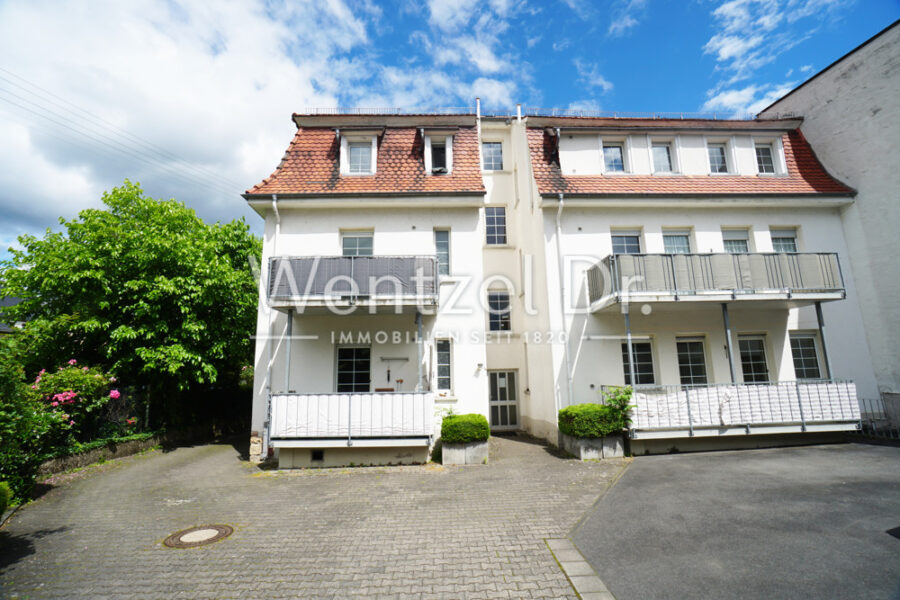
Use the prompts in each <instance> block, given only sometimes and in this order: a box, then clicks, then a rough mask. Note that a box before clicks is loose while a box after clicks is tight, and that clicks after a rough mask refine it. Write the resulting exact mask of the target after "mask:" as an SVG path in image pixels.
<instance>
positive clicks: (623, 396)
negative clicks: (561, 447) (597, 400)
mask: <svg viewBox="0 0 900 600" xmlns="http://www.w3.org/2000/svg"><path fill="white" fill-rule="evenodd" d="M629 400H631V389H630V388H615V389H613V390H612V391H610V392H606V393H605V394H604V401H605V402H606V403H605V404H576V405H574V406H567V407H566V408H563V409H561V410H560V411H559V430H560V431H561V432H563V433H564V434H566V435H570V436H572V437H576V438H599V437H605V436H607V435H610V434H612V433H617V432H620V431H622V430H623V429H625V428H626V427H627V426H628V423H629V422H630V419H629V417H628V410H629V409H630V408H631V406H630V405H629V404H628V402H629Z"/></svg>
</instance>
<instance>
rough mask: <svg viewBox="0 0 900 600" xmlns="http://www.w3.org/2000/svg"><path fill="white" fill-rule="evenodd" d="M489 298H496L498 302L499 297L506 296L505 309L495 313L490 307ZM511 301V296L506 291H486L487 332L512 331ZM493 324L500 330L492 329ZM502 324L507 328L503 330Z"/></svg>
mask: <svg viewBox="0 0 900 600" xmlns="http://www.w3.org/2000/svg"><path fill="white" fill-rule="evenodd" d="M491 296H497V297H498V300H499V297H500V296H506V309H505V310H503V309H501V310H498V311H495V310H494V307H492V306H491ZM512 301H513V295H512V293H511V292H510V291H509V290H508V289H505V288H504V289H489V290H488V291H487V308H488V310H487V313H488V315H487V316H488V331H490V332H494V331H512ZM495 322H496V323H497V325H498V326H499V327H500V329H494V327H493V325H494V323H495ZM504 324H505V325H506V326H507V327H506V329H503V325H504Z"/></svg>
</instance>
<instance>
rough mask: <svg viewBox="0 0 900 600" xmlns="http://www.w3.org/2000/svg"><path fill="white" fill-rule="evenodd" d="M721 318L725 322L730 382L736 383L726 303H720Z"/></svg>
mask: <svg viewBox="0 0 900 600" xmlns="http://www.w3.org/2000/svg"><path fill="white" fill-rule="evenodd" d="M722 320H723V321H724V322H725V350H726V351H727V352H728V368H729V369H731V383H737V372H736V371H735V368H734V349H733V348H732V347H731V323H730V322H729V320H728V303H727V302H723V303H722Z"/></svg>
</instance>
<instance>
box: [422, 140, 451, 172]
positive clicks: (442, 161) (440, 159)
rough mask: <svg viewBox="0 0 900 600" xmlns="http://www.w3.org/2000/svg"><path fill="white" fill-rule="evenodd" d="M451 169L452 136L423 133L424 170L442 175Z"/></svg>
mask: <svg viewBox="0 0 900 600" xmlns="http://www.w3.org/2000/svg"><path fill="white" fill-rule="evenodd" d="M452 169H453V136H452V135H433V134H428V133H427V132H426V134H425V172H426V173H427V174H429V175H444V174H446V173H449V172H450V171H451V170H452Z"/></svg>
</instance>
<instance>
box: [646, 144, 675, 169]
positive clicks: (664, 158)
mask: <svg viewBox="0 0 900 600" xmlns="http://www.w3.org/2000/svg"><path fill="white" fill-rule="evenodd" d="M651 151H652V154H653V172H654V173H671V172H672V145H671V144H669V143H668V142H665V143H663V142H654V143H653V146H652V148H651Z"/></svg>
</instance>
